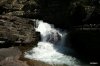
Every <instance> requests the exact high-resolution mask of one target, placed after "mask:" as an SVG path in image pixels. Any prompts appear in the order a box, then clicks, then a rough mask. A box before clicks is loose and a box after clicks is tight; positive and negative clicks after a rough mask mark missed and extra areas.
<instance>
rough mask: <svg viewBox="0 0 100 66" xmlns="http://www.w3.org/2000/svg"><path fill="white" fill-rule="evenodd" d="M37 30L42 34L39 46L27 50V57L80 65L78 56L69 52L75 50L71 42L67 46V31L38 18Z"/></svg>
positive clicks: (71, 65) (47, 61)
mask: <svg viewBox="0 0 100 66" xmlns="http://www.w3.org/2000/svg"><path fill="white" fill-rule="evenodd" d="M35 29H36V31H38V32H40V34H41V41H40V42H38V44H37V45H38V46H37V47H34V48H33V49H32V50H30V51H28V52H25V57H26V58H29V59H33V60H39V61H43V62H46V63H49V64H65V65H68V66H80V65H79V62H78V60H77V59H76V58H74V57H72V56H70V55H69V54H70V53H72V52H73V51H72V50H71V49H70V47H69V43H68V44H67V45H68V47H67V45H66V46H65V39H66V36H67V33H66V31H64V30H61V29H55V28H54V26H53V25H51V24H48V23H45V22H43V21H39V20H36V28H35Z"/></svg>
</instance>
